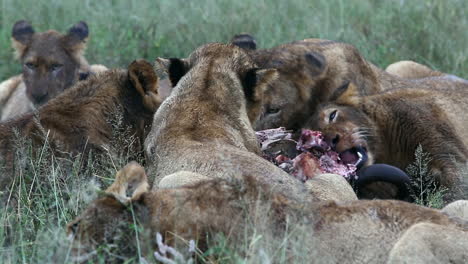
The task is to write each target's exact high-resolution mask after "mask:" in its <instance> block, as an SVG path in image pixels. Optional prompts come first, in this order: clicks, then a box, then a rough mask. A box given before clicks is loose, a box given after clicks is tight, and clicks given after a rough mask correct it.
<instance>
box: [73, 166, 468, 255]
mask: <svg viewBox="0 0 468 264" xmlns="http://www.w3.org/2000/svg"><path fill="white" fill-rule="evenodd" d="M244 177H245V178H244V179H243V181H239V180H223V179H219V178H218V179H211V180H205V181H201V182H198V183H196V184H192V185H190V186H185V187H183V188H173V189H157V188H153V190H152V191H149V184H148V182H147V178H146V175H145V171H144V169H143V168H142V167H141V166H139V165H138V164H136V163H130V164H128V165H127V166H125V167H124V168H123V169H122V170H120V171H119V172H118V173H117V176H116V179H115V182H114V183H113V184H112V185H111V186H110V187H109V188H108V189H107V190H106V191H105V193H104V195H103V196H102V197H100V198H98V199H96V200H95V201H93V202H92V203H91V204H90V205H89V206H88V208H87V209H86V210H85V211H84V212H83V213H81V215H79V216H78V217H76V218H75V220H73V221H72V222H70V223H69V224H68V226H67V229H68V233H69V235H70V238H71V239H72V240H73V242H72V243H73V247H72V251H71V254H72V256H74V257H76V258H77V259H78V260H81V261H85V260H87V259H89V258H91V257H92V256H93V255H94V254H96V250H97V249H98V248H100V247H102V245H106V246H107V248H110V249H113V250H115V251H116V252H112V253H113V254H114V255H120V256H122V255H123V256H124V257H130V256H135V255H136V254H137V245H139V248H141V251H142V253H143V255H144V256H145V258H146V259H147V260H148V261H150V260H151V257H152V256H151V255H152V254H151V252H154V251H155V246H156V245H154V237H155V234H156V232H159V233H161V234H162V235H163V236H164V242H165V243H166V244H169V245H174V244H176V245H177V244H179V245H181V244H184V241H188V240H190V239H194V240H195V241H197V242H198V243H197V246H198V248H199V249H201V250H206V249H207V246H209V244H206V243H207V241H209V238H210V237H211V236H210V235H214V234H217V233H219V232H221V233H223V234H225V235H229V240H230V241H233V242H234V243H239V242H240V243H246V242H245V241H244V240H243V239H246V238H245V233H244V230H245V229H244V228H246V225H248V224H249V221H253V220H252V219H253V218H256V217H257V218H258V217H265V221H266V222H267V224H266V225H268V226H270V227H271V228H270V229H268V228H267V229H266V231H265V232H271V233H272V234H273V236H274V237H277V238H278V239H284V237H285V232H286V226H288V225H292V226H293V227H294V228H297V227H298V226H299V225H302V226H303V227H304V228H305V229H304V231H303V232H306V233H305V234H309V238H310V240H306V241H307V242H308V243H307V244H303V245H302V247H306V248H310V249H314V250H313V252H316V253H315V255H314V256H310V257H309V258H308V259H309V260H312V259H317V260H320V261H321V262H324V263H385V262H386V260H387V259H388V257H389V254H390V252H391V253H392V258H398V257H399V253H400V252H402V250H404V249H405V245H406V246H411V247H415V248H419V250H418V251H412V252H411V251H406V252H404V254H406V256H408V257H412V258H414V259H416V260H417V259H425V260H427V259H430V260H436V259H439V260H445V259H447V257H446V256H445V255H444V254H443V253H444V252H450V253H451V255H450V256H449V257H448V259H452V260H456V261H455V262H454V263H463V262H460V259H462V260H463V258H465V259H466V258H467V257H468V255H467V253H466V250H458V251H454V249H457V248H463V247H466V246H467V244H468V241H467V239H468V223H467V222H464V221H462V220H459V219H455V218H451V217H449V216H447V215H445V214H443V213H441V212H439V211H437V210H433V209H429V208H425V207H421V206H418V205H415V204H410V203H406V202H399V201H382V200H380V201H379V200H374V201H354V202H347V203H341V204H339V203H336V202H333V201H328V202H319V203H316V202H313V203H310V202H309V201H308V202H297V201H294V200H289V199H287V198H286V197H284V196H282V195H281V194H278V193H276V192H270V191H267V190H266V189H265V188H264V187H265V186H261V185H258V184H257V182H256V179H255V178H254V177H250V176H248V175H244ZM135 223H139V224H141V225H142V226H143V227H144V229H143V230H142V229H140V228H132V226H134V225H135ZM286 223H288V224H286ZM418 223H424V224H431V225H432V226H433V227H435V228H436V229H434V230H430V229H429V230H427V229H423V231H424V233H421V232H419V231H418V230H419V228H420V227H421V226H418ZM422 227H424V226H422ZM137 230H142V231H141V232H139V234H136V232H138V231H137ZM257 231H258V230H257ZM405 232H410V233H411V234H413V236H412V237H413V238H416V237H418V239H416V242H417V243H412V244H407V242H405V241H406V240H407V237H408V234H406V235H405ZM447 232H450V234H452V235H453V236H452V237H450V239H447V237H446V234H447ZM257 235H261V236H259V239H260V240H261V239H263V237H264V236H268V234H266V233H257ZM402 235H403V239H404V241H402V242H400V241H399V239H400V237H402ZM425 237H429V238H430V239H431V240H426V239H425ZM137 238H139V240H138V241H137ZM288 238H289V236H288ZM439 238H444V240H440V241H439V242H437V244H438V245H437V248H434V247H430V246H429V245H430V244H431V243H432V244H434V242H433V241H438V239H439ZM247 239H249V238H247ZM289 239H294V238H289ZM151 241H153V243H151ZM256 241H257V242H258V240H256ZM410 242H413V241H410ZM185 243H186V242H185ZM396 244H397V245H398V246H397V248H395V249H392V248H393V247H394V245H396ZM452 244H456V246H453V245H452ZM291 245H296V246H297V244H291ZM112 253H111V256H112V255H113V254H112ZM428 253H432V254H433V255H434V257H433V258H432V259H431V258H430V257H431V255H430V254H428ZM290 254H291V255H290V256H289V258H288V259H289V260H293V262H294V259H295V258H296V257H298V256H295V255H294V252H293V251H291V253H290ZM100 257H102V255H101V256H100ZM444 257H445V258H444Z"/></svg>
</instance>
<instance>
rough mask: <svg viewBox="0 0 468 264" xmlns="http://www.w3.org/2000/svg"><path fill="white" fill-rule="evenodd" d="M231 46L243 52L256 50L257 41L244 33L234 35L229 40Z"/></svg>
mask: <svg viewBox="0 0 468 264" xmlns="http://www.w3.org/2000/svg"><path fill="white" fill-rule="evenodd" d="M231 44H233V45H235V46H238V47H239V48H242V49H245V50H256V49H257V41H256V40H255V38H254V37H253V36H252V35H250V34H246V33H241V34H237V35H234V37H232V39H231Z"/></svg>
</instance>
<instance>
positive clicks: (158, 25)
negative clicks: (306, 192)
mask: <svg viewBox="0 0 468 264" xmlns="http://www.w3.org/2000/svg"><path fill="white" fill-rule="evenodd" d="M466 14H468V7H467V6H466V1H464V0H433V1H431V0H428V1H409V0H407V1H405V0H393V1H391V0H388V1H387V0H385V1H384V0H374V1H371V0H354V1H351V0H307V1H306V0H290V1H280V0H277V1H276V0H275V1H273V0H271V1H266V0H256V1H253V0H246V1H232V0H219V1H215V0H199V1H187V0H161V1H153V0H138V1H137V0H122V1H120V0H119V1H118V0H113V1H90V0H83V1H59V0H49V1H43V0H21V1H13V0H2V1H1V7H0V47H2V49H0V79H2V80H3V79H6V78H7V77H9V76H11V75H13V74H17V73H18V72H19V70H20V65H19V64H18V63H17V62H16V61H14V60H13V55H12V49H11V47H10V42H9V39H10V34H11V28H12V26H13V24H14V23H15V21H17V20H20V19H27V20H29V21H31V22H32V24H33V25H34V26H35V28H36V30H37V31H44V30H47V29H50V28H54V29H57V30H59V31H62V32H64V31H66V30H67V29H68V28H69V27H70V26H71V25H73V24H74V23H76V22H77V21H79V20H84V21H86V22H87V23H88V24H89V26H90V36H91V40H90V42H89V47H88V51H87V58H88V60H89V61H90V62H91V63H101V64H105V65H107V66H109V67H125V66H126V65H127V64H129V63H130V62H131V61H132V60H133V59H135V58H146V59H148V60H154V59H155V58H156V57H158V56H161V57H177V56H185V55H187V54H188V53H189V52H190V51H191V50H193V49H194V48H195V47H197V46H199V45H201V44H203V43H205V42H211V41H222V42H226V41H228V40H229V39H230V38H231V37H232V35H234V34H236V33H239V32H249V33H252V34H253V35H255V36H256V37H257V40H258V43H259V46H260V47H272V46H274V45H277V44H280V43H284V42H288V41H292V40H297V39H303V38H309V37H317V38H326V39H332V40H341V41H345V42H349V43H352V44H354V45H355V46H357V47H358V49H359V50H360V51H361V52H362V54H363V55H364V56H365V57H366V58H367V59H369V60H370V61H372V62H374V63H375V64H377V65H378V66H380V67H385V66H387V65H388V64H389V63H392V62H394V61H398V60H402V59H412V60H415V61H418V62H422V63H424V64H427V65H429V66H431V67H433V68H435V69H437V70H441V71H444V72H449V73H452V74H456V75H459V76H461V77H464V78H468V73H467V72H466V70H467V68H468V49H467V45H466V44H467V43H468V30H466V29H467V28H468V16H466ZM23 151H25V152H23V154H22V155H21V157H22V158H21V159H20V160H18V164H19V166H18V167H17V170H16V174H17V177H16V182H15V185H14V188H13V189H11V190H9V191H11V192H12V193H13V194H14V195H13V197H16V198H17V199H16V201H15V199H13V200H12V202H11V203H9V205H8V206H7V207H3V208H2V209H1V211H0V262H2V263H51V262H56V263H63V262H70V259H69V258H68V246H69V245H68V244H67V243H66V242H64V241H66V240H65V232H64V229H63V227H64V226H65V224H66V223H67V222H69V221H70V220H71V219H72V218H73V217H74V216H76V214H77V213H78V212H79V211H80V210H82V208H83V207H84V206H85V205H86V204H87V203H88V202H89V201H90V200H91V199H93V198H94V197H96V193H95V186H96V183H99V184H101V185H102V186H103V187H105V186H107V185H108V184H109V183H110V182H111V179H112V177H113V175H114V173H115V172H116V171H117V170H118V168H120V167H121V166H122V165H123V164H124V163H125V159H121V158H119V157H115V156H110V155H109V156H105V157H103V158H102V159H101V161H100V162H99V164H96V162H97V161H96V162H95V161H94V160H88V161H87V166H86V169H85V170H84V171H80V172H79V173H78V171H77V169H76V168H77V167H78V166H79V164H81V163H82V162H83V161H82V160H80V159H72V160H57V159H55V158H54V157H53V156H52V155H50V154H48V152H47V151H46V148H45V149H44V151H43V152H40V154H42V155H39V158H35V159H31V158H30V155H29V153H28V151H27V148H26V150H23ZM83 179H85V180H83ZM1 206H3V205H1ZM296 233H297V234H296ZM296 233H294V232H293V231H291V232H290V234H289V233H288V234H286V235H288V236H286V235H285V238H284V240H282V241H270V240H268V238H266V237H264V236H262V235H261V234H259V233H256V232H255V230H253V231H252V232H249V233H248V235H246V236H247V238H246V243H245V245H240V246H239V245H238V246H236V247H233V245H230V244H229V241H226V240H225V239H224V238H220V239H219V241H217V242H216V243H214V246H213V248H212V250H211V251H210V252H211V253H213V254H216V255H217V256H218V257H219V258H220V259H221V260H223V262H230V263H234V262H235V263H242V262H250V263H260V262H264V261H266V260H268V259H269V258H271V257H274V259H275V262H278V263H281V262H287V259H286V258H285V257H284V256H285V254H286V253H285V252H286V250H291V248H293V251H294V254H297V255H298V256H310V254H312V253H311V252H310V250H311V249H307V248H304V247H303V244H301V243H300V241H301V240H300V235H301V233H303V232H296ZM291 237H294V239H292V238H291ZM296 244H297V245H299V246H295V245H296ZM288 254H290V252H289V253H288ZM304 261H307V258H305V259H304Z"/></svg>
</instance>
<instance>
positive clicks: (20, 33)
mask: <svg viewBox="0 0 468 264" xmlns="http://www.w3.org/2000/svg"><path fill="white" fill-rule="evenodd" d="M88 34H89V31H88V25H87V24H86V23H85V22H79V23H77V24H76V25H74V26H72V27H71V28H70V29H69V30H68V33H67V34H66V35H63V34H60V33H58V32H56V31H54V30H48V31H46V32H42V33H36V32H35V31H34V29H33V27H32V26H31V24H29V23H28V22H26V21H23V20H22V21H18V22H16V23H15V25H14V26H13V30H12V46H13V48H14V49H15V55H16V57H17V58H18V59H19V60H20V62H21V64H22V65H23V72H22V74H21V81H20V82H12V83H8V81H5V82H4V83H2V84H0V89H1V90H5V91H0V93H5V95H0V96H1V97H2V99H0V100H2V101H3V102H0V115H1V120H2V121H4V120H7V119H10V118H12V117H15V116H18V115H21V114H23V113H26V112H29V111H31V110H32V109H34V108H36V107H38V106H40V105H43V104H44V103H45V102H47V101H48V100H50V99H51V98H54V97H55V96H57V95H58V94H59V93H61V92H63V91H64V90H65V89H67V88H69V87H71V86H72V85H73V84H74V83H75V82H77V81H78V80H80V79H85V78H87V77H88V75H89V74H92V73H96V72H101V71H103V70H106V69H107V68H105V67H104V66H102V65H93V66H91V67H90V66H89V65H88V62H87V61H86V59H85V57H84V50H85V48H86V42H87V39H88ZM15 78H17V77H13V79H15ZM6 91H8V93H7V92H6Z"/></svg>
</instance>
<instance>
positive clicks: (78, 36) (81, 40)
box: [63, 21, 89, 53]
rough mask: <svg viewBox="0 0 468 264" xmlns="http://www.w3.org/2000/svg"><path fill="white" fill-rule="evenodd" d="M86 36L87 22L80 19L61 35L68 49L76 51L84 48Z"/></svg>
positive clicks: (87, 32) (87, 31) (87, 34)
mask: <svg viewBox="0 0 468 264" xmlns="http://www.w3.org/2000/svg"><path fill="white" fill-rule="evenodd" d="M88 36H89V29H88V24H86V22H84V21H80V22H78V23H76V24H75V25H73V26H72V27H71V28H70V29H69V30H68V33H67V34H66V35H65V36H64V37H63V41H64V44H65V47H66V48H67V49H68V50H70V51H72V52H75V53H76V52H80V51H82V50H84V49H85V48H86V42H87V40H88Z"/></svg>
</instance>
